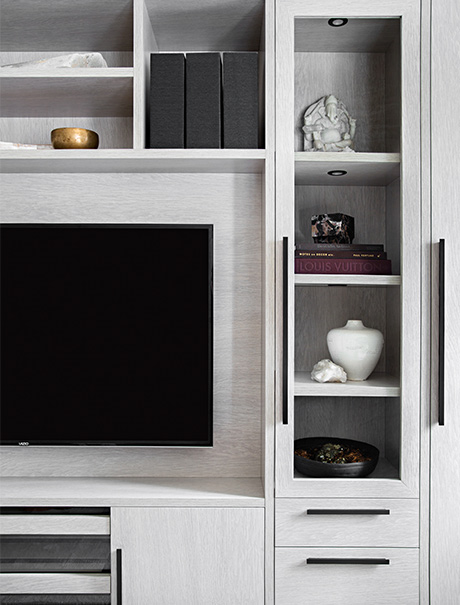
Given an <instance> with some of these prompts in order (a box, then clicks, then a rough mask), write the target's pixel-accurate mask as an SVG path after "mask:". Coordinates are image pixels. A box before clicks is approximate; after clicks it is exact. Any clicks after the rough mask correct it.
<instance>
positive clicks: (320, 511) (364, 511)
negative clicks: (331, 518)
mask: <svg viewBox="0 0 460 605" xmlns="http://www.w3.org/2000/svg"><path fill="white" fill-rule="evenodd" d="M389 514H390V511H389V509H388V508H309V509H307V515H389Z"/></svg>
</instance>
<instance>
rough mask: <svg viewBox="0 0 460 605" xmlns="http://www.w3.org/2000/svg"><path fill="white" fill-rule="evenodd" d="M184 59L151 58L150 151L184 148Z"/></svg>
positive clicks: (170, 56) (176, 56)
mask: <svg viewBox="0 0 460 605" xmlns="http://www.w3.org/2000/svg"><path fill="white" fill-rule="evenodd" d="M184 126H185V57H184V55H182V54H180V53H174V54H169V53H153V54H151V55H150V148H151V149H164V148H172V149H177V148H183V147H184V146H185V128H184Z"/></svg>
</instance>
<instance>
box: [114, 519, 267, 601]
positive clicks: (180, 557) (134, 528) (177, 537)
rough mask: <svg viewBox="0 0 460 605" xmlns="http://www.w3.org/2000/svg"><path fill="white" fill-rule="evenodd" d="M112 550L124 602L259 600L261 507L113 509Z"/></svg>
mask: <svg viewBox="0 0 460 605" xmlns="http://www.w3.org/2000/svg"><path fill="white" fill-rule="evenodd" d="M117 549H121V551H122V564H121V567H122V572H121V579H122V602H123V605H144V604H145V603H149V605H184V603H186V604H187V605H216V604H217V603H218V604H219V605H236V604H237V603H241V604H243V603H244V605H263V603H264V511H263V509H262V508H260V509H258V508H251V509H248V508H227V509H223V508H206V509H203V508H113V509H112V552H113V557H114V558H113V560H115V558H116V557H115V553H116V550H117ZM112 567H115V565H113V566H112ZM117 573H119V569H117V570H116V571H115V572H113V573H112V576H113V579H112V586H116V583H117V582H118V581H119V578H118V577H116V574H117ZM114 605H116V602H114Z"/></svg>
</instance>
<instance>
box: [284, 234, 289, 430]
mask: <svg viewBox="0 0 460 605" xmlns="http://www.w3.org/2000/svg"><path fill="white" fill-rule="evenodd" d="M288 276H289V238H287V237H283V424H287V423H288V374H289V373H288Z"/></svg>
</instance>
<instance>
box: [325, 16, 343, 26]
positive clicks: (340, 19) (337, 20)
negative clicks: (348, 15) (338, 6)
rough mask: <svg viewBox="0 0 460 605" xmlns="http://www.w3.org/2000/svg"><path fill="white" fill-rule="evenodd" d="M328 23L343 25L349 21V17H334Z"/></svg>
mask: <svg viewBox="0 0 460 605" xmlns="http://www.w3.org/2000/svg"><path fill="white" fill-rule="evenodd" d="M327 23H328V25H330V26H331V27H342V26H343V25H346V24H347V23H348V19H344V18H343V17H334V18H333V19H329V21H328V22H327Z"/></svg>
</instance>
